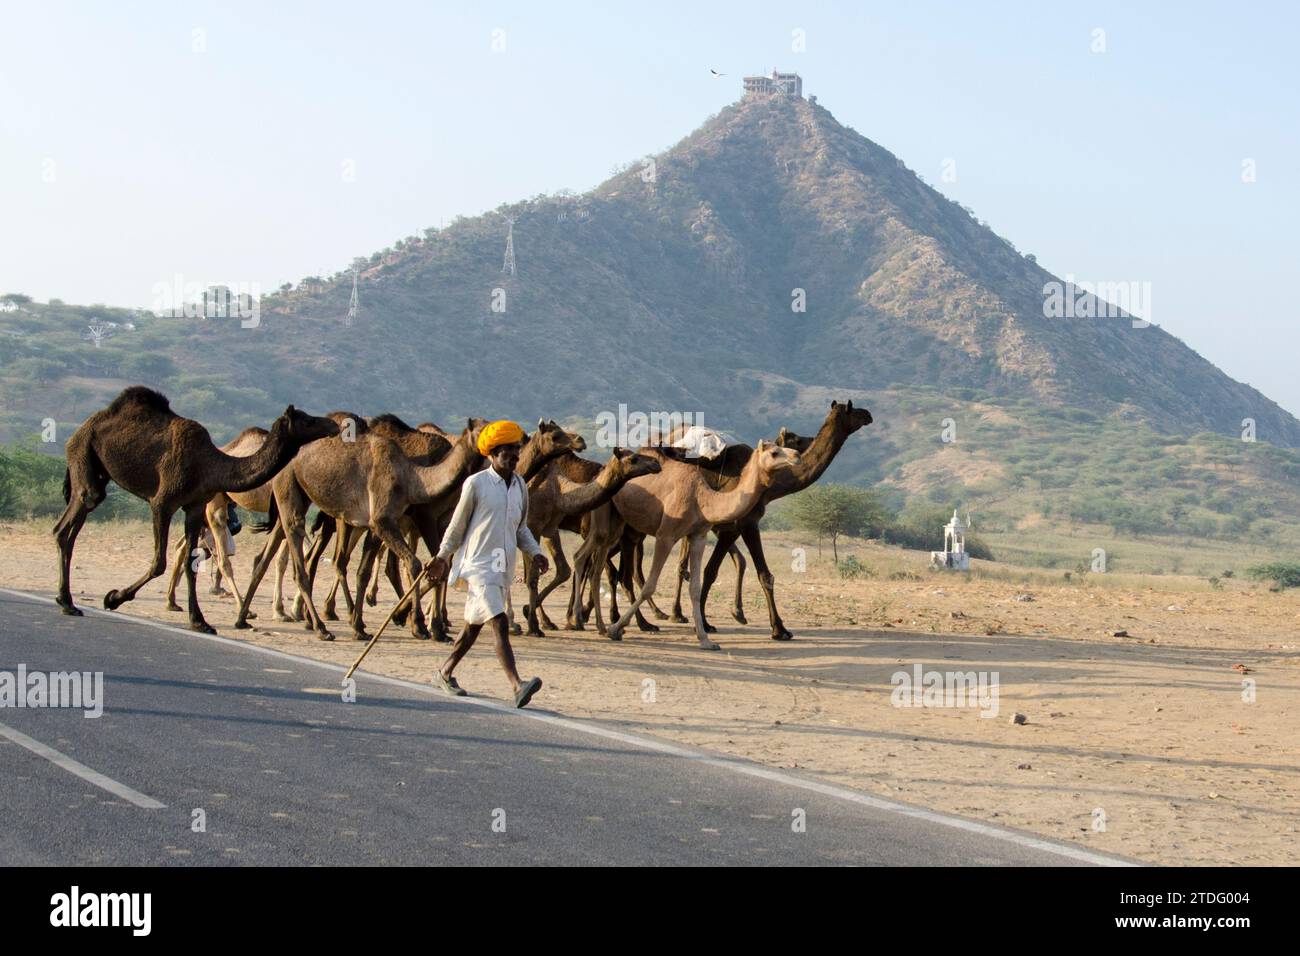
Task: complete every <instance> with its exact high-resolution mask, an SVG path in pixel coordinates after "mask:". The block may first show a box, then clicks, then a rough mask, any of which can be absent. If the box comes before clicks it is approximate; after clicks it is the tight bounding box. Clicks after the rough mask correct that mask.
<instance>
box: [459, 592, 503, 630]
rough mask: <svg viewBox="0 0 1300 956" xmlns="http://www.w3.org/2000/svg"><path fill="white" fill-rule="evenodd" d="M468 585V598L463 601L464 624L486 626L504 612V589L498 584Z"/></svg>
mask: <svg viewBox="0 0 1300 956" xmlns="http://www.w3.org/2000/svg"><path fill="white" fill-rule="evenodd" d="M466 583H467V584H468V585H469V588H468V590H469V596H468V597H467V598H466V599H465V623H466V624H486V623H487V622H488V621H490V620H492V618H494V617H496V616H497V615H498V614H504V613H505V612H506V589H505V588H504V587H502V586H501V585H499V584H477V583H473V582H466Z"/></svg>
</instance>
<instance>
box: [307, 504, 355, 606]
mask: <svg viewBox="0 0 1300 956" xmlns="http://www.w3.org/2000/svg"><path fill="white" fill-rule="evenodd" d="M365 534H366V531H365V529H364V528H354V527H352V526H351V525H347V524H344V525H343V527H342V528H340V529H339V530H338V533H337V537H336V538H335V539H334V540H335V542H336V544H335V548H334V583H333V584H332V585H331V586H330V592H329V594H328V595H326V597H325V620H327V621H337V620H338V615H337V614H336V613H335V608H334V596H335V595H336V594H337V593H338V590H339V588H342V589H343V603H344V605H345V606H346V607H347V611H348V619H349V620H352V619H353V611H354V605H353V601H352V594H351V593H350V592H349V591H348V565H349V564H351V563H352V552H353V551H355V550H356V547H357V543H358V542H360V541H361V540H362V537H363V536H365ZM363 548H364V545H363ZM311 580H312V583H313V584H314V583H315V580H316V579H315V577H314V576H313V577H312V579H311Z"/></svg>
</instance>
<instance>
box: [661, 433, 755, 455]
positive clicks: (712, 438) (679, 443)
mask: <svg viewBox="0 0 1300 956" xmlns="http://www.w3.org/2000/svg"><path fill="white" fill-rule="evenodd" d="M668 437H669V441H670V443H671V445H672V447H673V448H680V449H682V450H683V451H685V452H686V456H687V457H688V458H717V457H718V456H719V455H721V454H722V453H723V452H724V451H726V449H727V447H728V446H730V445H738V444H740V442H739V441H737V439H736V438H735V436H733V435H731V434H729V433H727V432H720V431H717V430H716V429H713V428H705V427H704V426H703V425H691V426H690V427H689V428H685V429H677V430H674V431H672V432H670V433H669V436H668Z"/></svg>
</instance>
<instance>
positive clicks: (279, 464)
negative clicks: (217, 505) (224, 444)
mask: <svg viewBox="0 0 1300 956" xmlns="http://www.w3.org/2000/svg"><path fill="white" fill-rule="evenodd" d="M213 450H214V451H215V452H216V455H217V460H216V462H215V464H214V466H213V468H212V469H211V473H212V474H213V475H214V476H216V477H215V487H217V488H219V489H220V490H221V491H228V492H234V493H235V494H239V493H240V492H245V491H252V490H253V489H254V488H256V487H258V486H259V485H261V484H263V483H264V482H266V481H269V480H270V479H271V478H274V477H275V476H276V474H278V473H279V471H280V469H281V468H283V467H284V466H285V465H286V464H288V462H289V459H290V458H292V457H293V455H294V452H295V451H297V448H296V447H293V446H291V444H290V442H289V441H288V440H287V439H286V438H285V430H284V428H283V427H281V424H280V422H279V421H277V422H276V423H275V424H274V425H272V426H271V431H270V433H269V434H268V435H267V436H266V441H264V442H262V447H260V448H259V449H257V451H255V452H253V454H251V455H249V456H248V457H246V458H240V457H236V456H233V455H227V454H226V453H225V452H223V451H221V450H220V449H213Z"/></svg>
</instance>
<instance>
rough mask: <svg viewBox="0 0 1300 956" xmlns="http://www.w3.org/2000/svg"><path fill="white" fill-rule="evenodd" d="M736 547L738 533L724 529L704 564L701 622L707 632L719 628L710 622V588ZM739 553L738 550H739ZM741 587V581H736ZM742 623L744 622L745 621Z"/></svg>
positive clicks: (711, 632)
mask: <svg viewBox="0 0 1300 956" xmlns="http://www.w3.org/2000/svg"><path fill="white" fill-rule="evenodd" d="M733 550H737V549H736V533H735V532H734V531H724V532H720V533H719V534H718V543H717V544H716V545H714V548H713V553H712V554H710V555H709V562H708V564H706V565H705V566H704V575H703V580H702V581H701V584H700V615H701V618H700V623H701V624H703V625H704V631H705V633H707V634H716V633H717V630H718V629H717V628H716V627H714V626H713V625H712V624H710V623H709V590H710V589H711V588H712V587H713V582H714V581H716V580H717V579H718V572H719V571H720V570H721V569H722V562H723V560H725V558H726V557H727V554H728V553H729V552H730V551H733ZM737 553H739V552H738V550H737ZM736 587H737V588H739V587H740V583H739V582H737V583H736ZM740 623H742V624H744V623H745V621H743V620H742V621H741V622H740Z"/></svg>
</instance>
